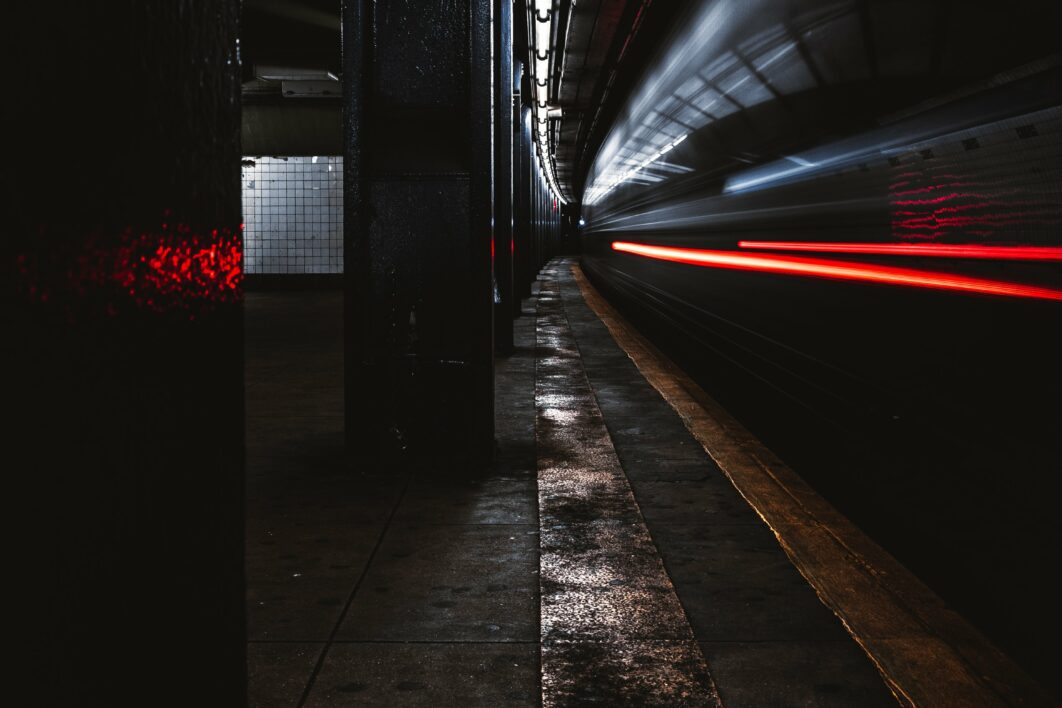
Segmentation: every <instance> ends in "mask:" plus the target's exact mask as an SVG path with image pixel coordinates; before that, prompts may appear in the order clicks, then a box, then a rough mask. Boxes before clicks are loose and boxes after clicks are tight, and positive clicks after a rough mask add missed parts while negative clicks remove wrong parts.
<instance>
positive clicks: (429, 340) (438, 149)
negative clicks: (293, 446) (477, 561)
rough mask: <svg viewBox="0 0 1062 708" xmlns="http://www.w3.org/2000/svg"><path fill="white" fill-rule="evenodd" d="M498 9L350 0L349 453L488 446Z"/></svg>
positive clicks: (462, 453) (483, 452) (411, 454)
mask: <svg viewBox="0 0 1062 708" xmlns="http://www.w3.org/2000/svg"><path fill="white" fill-rule="evenodd" d="M490 7H491V0H467V1H466V2H458V3H455V2H452V1H450V0H431V1H430V2H424V1H423V0H417V1H414V0H395V1H393V2H387V3H369V2H365V0H344V2H343V45H344V75H343V81H344V92H343V93H344V101H345V114H344V139H345V155H346V160H345V163H344V164H345V175H344V176H345V180H346V187H345V189H346V192H345V195H346V196H345V200H344V203H345V209H346V216H345V227H346V237H345V238H346V249H345V252H346V254H347V255H346V264H345V267H346V274H347V275H346V278H345V282H346V283H347V288H348V290H347V307H346V315H345V316H346V345H347V346H346V357H347V360H346V372H347V378H346V386H347V445H348V453H349V454H350V455H351V458H352V459H353V460H355V461H361V462H369V461H377V462H385V463H392V464H409V463H413V462H416V463H418V464H431V465H433V466H453V467H458V468H461V469H465V468H467V467H468V465H469V464H471V465H473V466H474V465H477V464H480V463H482V462H483V461H485V460H486V459H488V458H489V457H490V455H491V454H492V451H493V332H492V323H493V314H492V312H493V304H492V302H493V296H492V295H493V284H492V273H491V254H490V239H491V179H492V177H491V162H492V154H491V140H490V130H491V120H492V117H491V57H490V40H491V35H490V31H491V30H490Z"/></svg>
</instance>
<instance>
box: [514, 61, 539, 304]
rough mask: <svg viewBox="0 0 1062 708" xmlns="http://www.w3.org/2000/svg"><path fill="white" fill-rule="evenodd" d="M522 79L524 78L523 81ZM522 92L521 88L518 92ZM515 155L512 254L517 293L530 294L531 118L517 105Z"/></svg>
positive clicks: (531, 262)
mask: <svg viewBox="0 0 1062 708" xmlns="http://www.w3.org/2000/svg"><path fill="white" fill-rule="evenodd" d="M522 83H523V82H522ZM521 93H522V92H521ZM516 119H517V120H516V127H517V130H518V133H517V136H516V140H517V142H516V145H517V149H516V158H514V160H515V165H514V166H515V170H514V175H515V180H514V184H513V188H514V189H513V193H514V195H515V197H514V199H513V235H514V236H515V243H516V245H515V249H514V251H515V252H514V255H513V271H514V272H515V274H516V286H517V293H518V295H519V297H521V298H526V297H530V296H531V283H532V282H533V281H534V275H533V269H534V266H533V263H534V260H533V258H534V256H533V252H532V239H533V236H532V234H533V228H532V201H531V180H532V179H533V175H532V173H531V169H532V162H531V149H532V148H531V128H530V126H529V125H528V123H529V121H530V118H529V115H528V109H527V108H526V107H525V106H523V105H520V106H519V113H518V114H517V116H516Z"/></svg>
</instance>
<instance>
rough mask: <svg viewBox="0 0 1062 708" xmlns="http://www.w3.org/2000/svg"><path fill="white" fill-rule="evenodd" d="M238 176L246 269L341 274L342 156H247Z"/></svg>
mask: <svg viewBox="0 0 1062 708" xmlns="http://www.w3.org/2000/svg"><path fill="white" fill-rule="evenodd" d="M249 161H250V162H253V163H254V164H253V165H250V164H248V162H249ZM242 178H243V223H244V231H243V249H244V250H243V257H244V272H245V273H248V274H251V275H254V274H256V273H342V272H343V158H342V157H337V156H320V157H245V158H244V166H243V169H242Z"/></svg>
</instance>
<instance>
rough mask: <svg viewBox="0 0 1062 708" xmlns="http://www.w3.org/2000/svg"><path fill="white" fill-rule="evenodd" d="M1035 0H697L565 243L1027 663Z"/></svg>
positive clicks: (1046, 77)
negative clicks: (576, 242) (575, 245)
mask: <svg viewBox="0 0 1062 708" xmlns="http://www.w3.org/2000/svg"><path fill="white" fill-rule="evenodd" d="M1060 15H1062V13H1060V9H1059V3H1049V2H1040V3H1036V2H1023V1H1020V0H1019V1H1014V2H1006V3H1002V2H994V3H986V2H961V3H960V2H943V1H935V2H934V1H929V0H918V1H896V2H873V1H869V2H860V1H842V2H829V1H821V0H790V1H788V2H779V1H777V0H773V1H772V0H714V1H711V2H703V3H691V4H690V6H689V7H688V8H687V9H685V10H684V11H683V12H680V13H678V14H677V16H676V17H675V19H674V22H673V27H672V28H671V30H670V32H667V33H661V34H660V36H659V37H656V38H654V40H653V41H654V46H653V48H652V50H651V51H650V52H648V53H647V56H649V57H651V59H650V60H649V61H647V62H645V63H644V65H643V66H642V68H641V73H640V76H639V78H638V79H637V80H636V81H634V82H633V83H631V85H630V88H629V90H628V91H627V92H626V95H624V96H623V98H622V101H620V102H618V103H617V105H616V107H615V109H614V111H613V120H612V122H611V124H610V126H609V127H608V129H607V130H606V131H604V134H603V136H602V137H601V139H600V144H599V145H598V146H597V148H596V154H594V153H592V154H594V157H593V158H592V160H590V162H589V163H588V164H587V166H586V169H585V170H584V173H585V174H584V176H583V179H582V185H581V186H582V203H581V213H580V216H581V221H580V223H581V228H580V232H579V238H580V242H581V249H582V266H583V268H584V270H585V271H586V273H587V274H588V276H589V277H590V278H591V280H592V281H593V282H594V283H595V284H596V285H597V286H598V287H599V288H600V289H601V290H602V291H603V292H604V293H605V294H606V295H607V296H608V297H610V298H611V299H612V300H614V302H616V303H617V304H618V305H619V306H620V307H621V308H622V309H623V310H624V312H625V313H626V314H627V315H628V317H629V318H630V319H631V320H632V321H633V322H634V323H635V324H636V325H638V326H639V327H640V328H642V329H643V331H644V332H645V333H646V334H648V335H649V336H650V337H651V338H653V339H654V340H655V341H656V342H657V344H658V345H659V346H660V347H661V349H663V350H664V352H665V353H667V354H668V355H669V356H671V357H672V358H673V359H674V360H675V361H676V362H677V363H678V364H679V365H680V366H682V367H683V368H685V369H686V371H687V372H688V373H690V375H691V376H693V377H694V378H695V379H696V380H697V381H698V382H699V383H700V384H701V385H702V386H703V387H704V388H705V390H706V391H708V392H709V393H710V394H711V395H713V396H715V397H716V398H717V399H719V400H720V402H722V403H723V404H724V405H726V406H727V407H728V408H729V409H730V410H731V411H732V412H733V413H734V414H735V415H736V416H737V417H738V418H739V419H740V420H741V421H742V422H743V423H744V424H745V425H746V426H747V427H749V428H750V429H751V430H752V431H753V432H754V433H755V434H757V435H758V436H759V437H760V438H761V439H763V440H764V441H765V442H766V443H767V444H768V445H769V446H770V447H772V448H773V449H774V451H775V452H776V453H778V454H779V456H780V457H782V458H783V459H784V460H785V461H786V462H787V463H788V464H789V465H790V466H792V467H793V468H794V469H795V470H796V471H797V472H798V473H799V474H800V475H802V476H803V477H804V479H805V480H807V481H808V482H809V483H810V484H811V485H812V486H813V487H815V488H816V489H817V490H818V492H819V493H821V494H822V495H823V496H824V497H825V498H826V499H827V500H829V501H830V502H832V503H833V504H834V505H835V506H836V507H837V508H838V509H839V510H840V511H841V512H842V513H844V514H845V515H847V516H848V517H849V518H850V519H852V520H853V521H854V522H855V523H856V524H857V525H859V526H860V527H861V528H863V530H864V531H866V532H867V533H868V534H869V535H870V536H871V537H873V538H874V539H875V540H877V541H878V542H879V543H880V544H881V545H882V546H884V548H885V549H886V550H888V551H889V552H891V553H892V554H893V555H895V556H896V557H897V558H898V559H899V560H900V561H901V562H902V563H904V564H905V565H907V567H909V568H910V569H911V570H912V571H913V572H915V574H916V575H918V576H919V577H920V578H922V579H923V580H924V581H925V582H926V583H927V584H928V585H929V586H930V587H932V588H933V589H934V590H935V591H936V592H937V593H938V594H940V595H941V596H942V597H943V598H944V599H945V600H946V601H947V602H949V603H950V604H951V605H952V606H953V607H954V608H955V609H957V610H958V611H959V612H960V613H962V614H963V615H965V616H966V617H967V618H968V619H970V620H971V621H973V622H974V624H975V625H977V626H978V627H979V628H980V629H981V630H982V631H983V632H985V633H986V634H987V635H988V636H989V637H990V638H991V639H992V640H994V641H995V642H996V643H997V644H998V645H999V646H1000V647H1001V648H1003V649H1004V650H1005V651H1006V652H1008V653H1009V654H1011V655H1012V656H1013V657H1014V658H1015V659H1016V660H1017V661H1019V663H1021V664H1022V665H1024V666H1025V667H1026V669H1027V670H1029V671H1030V672H1031V673H1032V674H1034V675H1035V676H1037V677H1039V678H1040V679H1041V681H1043V682H1044V683H1045V684H1049V685H1053V677H1052V676H1051V672H1052V670H1053V667H1054V663H1055V661H1056V660H1057V659H1058V650H1057V648H1056V645H1057V641H1056V637H1057V636H1058V635H1059V633H1060V632H1062V614H1060V610H1059V603H1058V601H1057V596H1056V593H1057V590H1056V588H1055V585H1054V582H1053V581H1052V577H1053V574H1054V571H1055V566H1056V564H1057V562H1058V552H1057V544H1058V542H1059V540H1060V535H1059V522H1058V518H1059V517H1058V511H1057V509H1058V505H1059V503H1060V494H1059V492H1060V491H1062V482H1060V478H1062V414H1060V411H1062V55H1060V54H1059V50H1058V47H1059V46H1060V44H1059V42H1058V29H1059V28H1060V27H1062V22H1060V20H1062V16H1060Z"/></svg>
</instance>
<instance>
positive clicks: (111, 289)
mask: <svg viewBox="0 0 1062 708" xmlns="http://www.w3.org/2000/svg"><path fill="white" fill-rule="evenodd" d="M242 230H243V225H242V224H240V226H239V227H238V228H237V229H228V228H216V229H210V230H197V229H195V228H193V227H192V226H190V225H188V224H183V223H176V224H175V223H171V222H168V221H167V222H163V223H162V224H161V225H160V226H159V227H158V228H155V229H146V230H142V229H134V228H132V227H130V228H126V229H125V230H124V231H122V232H121V233H119V234H115V235H108V234H106V233H102V232H95V233H91V234H89V235H87V236H85V237H83V238H82V239H80V241H73V242H72V241H69V240H67V239H62V238H51V237H50V234H49V231H48V229H47V228H46V227H42V228H41V233H40V234H39V236H38V238H37V239H36V240H37V243H38V245H39V250H36V251H32V252H29V253H24V254H21V255H20V256H18V258H17V267H18V271H19V280H20V281H21V285H20V289H21V290H22V291H23V292H24V293H25V294H26V295H27V296H29V297H30V298H32V299H33V300H36V301H38V302H41V303H55V304H57V305H58V306H59V307H61V308H64V309H66V310H67V311H68V313H69V314H70V315H73V314H74V313H76V312H85V311H94V310H99V309H102V310H104V311H105V312H107V313H109V314H112V315H114V314H117V313H118V312H120V311H122V310H124V309H128V305H129V304H130V303H131V304H132V305H133V306H134V307H135V308H136V309H142V310H149V311H154V312H160V313H161V312H184V313H186V314H187V315H188V316H189V317H190V318H193V319H194V318H195V315H196V314H198V313H200V312H205V311H209V310H210V309H212V308H213V307H215V306H218V305H223V304H227V303H230V302H235V301H237V300H238V299H239V298H240V295H241V284H242V278H243V239H242V235H241V232H242Z"/></svg>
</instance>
